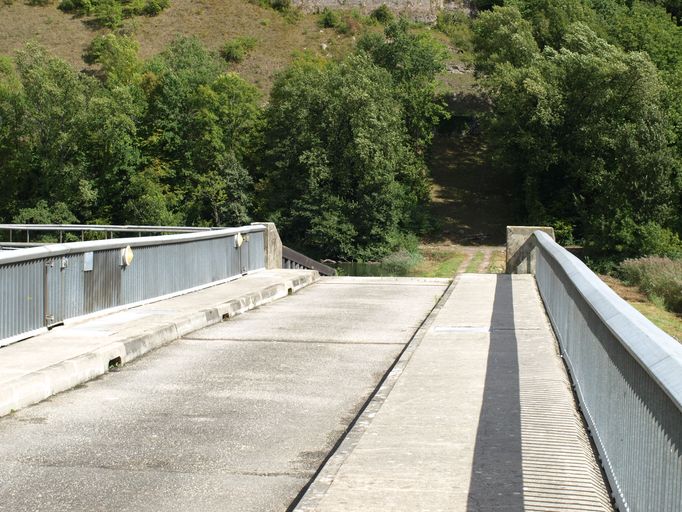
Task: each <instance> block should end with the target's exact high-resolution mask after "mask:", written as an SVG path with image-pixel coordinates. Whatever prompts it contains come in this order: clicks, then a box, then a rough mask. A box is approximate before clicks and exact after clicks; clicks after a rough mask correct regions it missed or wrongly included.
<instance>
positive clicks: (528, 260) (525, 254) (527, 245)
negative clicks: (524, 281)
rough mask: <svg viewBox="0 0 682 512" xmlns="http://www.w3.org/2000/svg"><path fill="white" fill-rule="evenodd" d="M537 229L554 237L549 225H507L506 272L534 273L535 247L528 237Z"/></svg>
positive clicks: (552, 229)
mask: <svg viewBox="0 0 682 512" xmlns="http://www.w3.org/2000/svg"><path fill="white" fill-rule="evenodd" d="M538 230H540V231H544V232H545V233H547V234H548V235H549V236H551V237H552V240H554V239H555V237H554V228H551V227H542V226H507V257H506V260H507V269H506V272H507V274H535V260H536V251H537V249H536V248H535V244H534V243H533V241H532V240H530V237H531V235H532V234H533V232H534V231H538Z"/></svg>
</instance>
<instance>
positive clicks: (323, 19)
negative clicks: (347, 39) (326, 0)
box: [318, 7, 341, 28]
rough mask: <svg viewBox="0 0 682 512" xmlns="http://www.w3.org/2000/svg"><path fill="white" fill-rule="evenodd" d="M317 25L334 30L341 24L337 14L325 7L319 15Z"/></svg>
mask: <svg viewBox="0 0 682 512" xmlns="http://www.w3.org/2000/svg"><path fill="white" fill-rule="evenodd" d="M318 23H319V25H320V26H321V27H322V28H336V27H338V26H339V24H340V23H341V17H340V16H339V13H338V12H336V11H333V10H331V9H330V8H329V7H325V8H324V9H323V11H322V12H321V13H320V20H319V22H318Z"/></svg>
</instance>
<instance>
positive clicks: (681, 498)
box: [525, 231, 682, 512]
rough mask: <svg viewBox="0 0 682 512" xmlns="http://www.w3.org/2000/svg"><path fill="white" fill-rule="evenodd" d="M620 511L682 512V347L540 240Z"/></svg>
mask: <svg viewBox="0 0 682 512" xmlns="http://www.w3.org/2000/svg"><path fill="white" fill-rule="evenodd" d="M525 245H527V247H526V249H525V250H526V253H527V254H528V253H534V260H535V269H536V270H535V276H536V280H537V284H538V288H539V290H540V294H541V295H542V299H543V301H544V303H545V307H546V310H547V313H548V315H549V318H550V320H551V322H552V325H553V327H554V331H555V333H556V335H557V338H558V340H559V344H560V347H561V351H562V355H563V357H564V359H565V361H566V362H567V365H568V367H569V370H570V372H571V376H572V379H573V382H574V384H575V388H576V392H577V395H578V399H579V403H580V408H581V409H582V411H583V414H584V416H585V418H586V420H587V423H588V425H589V428H590V430H591V434H592V436H593V439H594V441H595V444H596V447H597V450H598V452H599V455H600V457H601V460H602V465H603V467H604V470H605V472H606V475H607V477H608V480H609V483H610V484H611V488H612V491H613V494H614V499H615V501H616V505H617V506H618V508H619V509H620V510H622V511H656V512H679V511H680V510H682V346H681V345H680V344H679V343H678V342H677V341H676V340H674V339H673V338H672V337H670V336H668V335H667V334H665V333H664V332H663V331H661V330H660V329H658V328H657V327H655V326H654V325H653V324H652V323H651V322H649V321H648V320H647V319H646V318H645V317H644V316H642V315H641V314H640V313H639V312H638V311H637V310H635V309H634V308H633V307H632V306H630V305H629V304H628V303H627V302H625V301H624V300H622V299H621V298H620V297H618V296H617V295H616V294H615V293H614V292H613V291H612V290H611V289H610V288H609V287H608V286H607V285H606V284H605V283H603V282H602V281H601V280H600V279H599V278H598V277H597V276H596V275H595V274H594V273H593V272H592V271H590V270H589V269H588V268H587V266H585V265H584V264H583V263H582V262H581V261H580V260H578V259H577V258H576V257H575V256H573V255H572V254H570V253H569V252H568V251H566V250H565V249H563V248H562V247H561V246H559V245H558V244H556V243H555V242H554V241H553V240H552V239H551V237H549V236H548V235H547V234H545V233H543V232H541V231H535V232H534V234H533V235H532V236H531V238H529V239H528V241H527V242H526V244H525Z"/></svg>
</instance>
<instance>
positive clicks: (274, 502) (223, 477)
mask: <svg viewBox="0 0 682 512" xmlns="http://www.w3.org/2000/svg"><path fill="white" fill-rule="evenodd" d="M306 273H307V274H310V272H309V271H278V272H271V271H268V272H262V273H257V274H253V276H250V277H248V278H242V279H239V280H237V281H234V282H232V283H228V284H225V285H220V288H222V292H221V291H220V288H209V289H206V290H203V291H200V292H196V293H193V294H191V295H190V296H182V297H176V298H174V299H170V300H169V301H162V302H157V303H154V304H149V305H147V306H143V307H142V308H138V309H139V311H137V312H135V310H131V311H127V312H122V313H117V314H116V315H113V316H111V317H102V318H100V319H95V320H92V321H89V322H87V323H85V324H81V325H77V326H72V327H69V326H67V327H64V328H57V329H55V330H53V331H50V333H48V334H46V335H42V336H41V338H42V339H43V342H44V346H43V352H49V351H50V348H49V347H50V341H52V342H53V343H54V348H55V350H59V347H62V346H64V345H68V342H67V338H68V336H69V333H71V336H72V337H73V339H72V341H73V344H74V347H72V349H73V350H76V349H78V346H79V345H82V344H89V343H91V342H92V340H91V338H100V337H102V336H105V334H106V332H109V333H110V336H109V337H110V338H114V337H116V334H115V331H118V330H123V331H126V330H128V329H132V330H138V331H139V332H143V331H144V330H145V329H149V328H150V327H151V325H152V324H153V323H154V322H160V323H159V325H166V323H168V322H169V321H170V320H169V319H168V318H167V315H170V314H171V312H172V311H175V312H176V315H177V314H181V317H180V318H185V319H186V320H187V318H186V317H185V316H184V315H185V314H186V313H187V311H185V312H184V313H183V312H182V307H181V305H182V304H185V305H187V306H186V307H188V308H190V309H191V306H189V305H188V304H189V303H190V302H193V307H200V309H201V308H204V309H206V308H208V309H207V310H208V311H212V310H213V309H214V308H213V306H211V304H215V302H216V301H220V300H223V301H224V300H225V299H226V298H230V296H232V298H233V299H235V292H234V291H232V292H230V290H233V289H234V288H235V287H237V288H240V289H241V292H240V293H243V292H244V291H245V290H246V289H248V287H249V286H255V284H257V283H259V284H258V286H261V287H262V286H263V285H266V284H267V285H268V287H269V288H270V287H272V286H273V283H272V282H271V280H272V276H273V275H275V276H277V275H290V274H293V275H297V274H306ZM287 279H288V280H290V279H291V278H287ZM249 283H251V284H250V285H249ZM247 285H248V286H247ZM447 285H448V281H447V280H443V279H432V280H428V279H427V280H419V279H416V280H412V279H371V278H370V279H352V278H339V279H330V280H320V281H318V282H316V283H314V284H312V285H309V286H307V287H305V288H302V289H301V290H300V291H298V292H296V293H294V294H292V295H291V296H288V297H286V288H285V289H284V296H285V298H282V299H281V300H278V301H275V302H271V303H269V304H267V305H263V306H262V307H260V308H257V309H254V310H252V311H249V312H248V313H245V314H242V315H239V316H234V317H232V318H230V319H229V320H228V321H226V322H218V323H216V324H214V325H212V326H210V327H206V328H204V329H201V330H194V332H191V333H187V334H185V335H184V336H183V337H182V338H181V339H179V340H177V341H175V342H173V343H170V344H168V345H166V346H163V347H161V348H158V349H157V350H154V351H152V352H150V353H148V354H147V355H146V356H145V357H142V358H139V359H137V360H135V361H133V362H131V363H129V364H124V365H123V366H121V367H120V368H118V369H116V370H114V371H111V372H109V373H106V374H105V375H103V376H101V377H100V378H98V379H96V380H92V381H90V382H88V383H86V384H83V385H80V386H79V387H78V388H76V389H73V390H71V391H68V392H64V393H60V394H57V395H54V396H52V397H51V398H49V399H47V400H45V401H42V402H41V403H39V404H37V405H34V406H32V407H27V408H24V409H22V410H19V411H17V412H15V413H13V414H10V415H8V416H5V417H3V418H0V511H8V512H10V511H11V512H28V511H38V510H45V511H51V512H60V511H64V512H66V511H68V512H74V511H88V512H89V511H117V512H124V511H129V512H146V511H164V512H173V511H178V512H187V511H201V512H211V511H226V510H227V511H240V512H243V511H246V512H249V511H281V510H285V509H286V508H287V507H288V506H289V504H290V503H291V502H292V501H293V500H294V499H295V498H296V496H297V495H298V493H299V492H300V490H301V489H302V488H303V487H304V486H305V485H306V484H307V483H308V482H309V481H310V479H311V478H312V477H313V475H314V474H315V472H316V471H317V469H318V468H319V467H320V465H321V464H322V463H323V462H324V460H325V458H326V456H327V455H328V454H329V453H330V452H331V451H332V449H333V447H334V445H335V443H336V442H337V440H338V439H339V438H341V437H343V434H344V432H345V430H346V429H347V428H348V425H349V424H350V423H351V422H352V420H353V418H355V417H356V415H357V414H358V412H359V411H360V409H361V408H362V406H363V405H364V403H365V402H366V400H367V399H368V397H369V396H370V395H371V393H372V392H373V390H374V389H375V388H376V386H377V385H378V383H379V381H380V380H381V378H382V377H383V376H384V375H385V374H386V372H387V370H388V369H389V368H390V366H391V365H392V364H393V362H394V361H395V360H396V358H397V357H398V356H399V355H400V353H401V352H402V350H403V348H404V347H405V345H406V344H407V343H408V342H409V341H410V339H411V338H412V336H413V334H414V333H415V331H416V330H417V329H418V328H419V326H420V325H421V323H422V322H423V320H424V318H425V317H426V316H427V315H428V314H429V312H430V311H431V310H432V309H433V307H434V306H435V304H436V303H437V302H438V299H439V297H441V296H442V294H443V292H444V291H445V289H446V287H447ZM269 288H268V289H269ZM221 293H222V295H223V299H219V298H218V295H220V294H221ZM237 295H238V294H237ZM202 297H203V299H202ZM235 300H236V299H235ZM237 302H239V301H237ZM218 309H220V308H218ZM134 312H135V313H136V314H133V313H134ZM145 314H146V315H147V316H144V315H145ZM116 319H118V320H116ZM189 320H191V317H189ZM189 320H187V322H184V321H183V322H177V321H176V326H179V325H181V324H184V323H189V324H190V325H191V323H192V322H191V321H189ZM127 324H129V326H128V328H126V325H127ZM195 329H196V328H195ZM86 331H87V332H86ZM105 331H106V332H105ZM127 336H128V339H131V340H132V339H134V338H132V337H130V336H132V335H131V334H130V332H128V335H127ZM105 337H106V336H105ZM23 343H24V342H20V343H17V344H15V345H11V346H9V347H5V348H3V349H1V350H0V367H1V366H2V365H3V363H4V362H6V361H8V360H9V359H6V358H3V355H6V354H10V353H15V352H17V351H21V350H23V348H22V344H23ZM93 343H94V342H93ZM100 343H101V342H100ZM125 343H128V342H124V344H125ZM28 346H29V345H24V347H28ZM24 355H25V357H24V359H29V360H30V351H29V353H28V355H27V354H24ZM8 357H9V356H8ZM40 357H41V358H43V357H45V356H44V354H43V353H42V352H41V354H40ZM41 364H42V363H41ZM68 367H69V365H68V364H66V365H63V367H62V370H63V371H64V372H67V371H68ZM71 367H75V365H71Z"/></svg>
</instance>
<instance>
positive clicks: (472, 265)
mask: <svg viewBox="0 0 682 512" xmlns="http://www.w3.org/2000/svg"><path fill="white" fill-rule="evenodd" d="M482 262H483V252H482V251H478V252H477V253H476V254H474V257H473V258H471V261H470V262H469V264H468V265H467V268H466V269H465V270H464V272H466V273H467V274H475V273H477V272H478V268H479V267H480V266H481V263H482Z"/></svg>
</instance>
